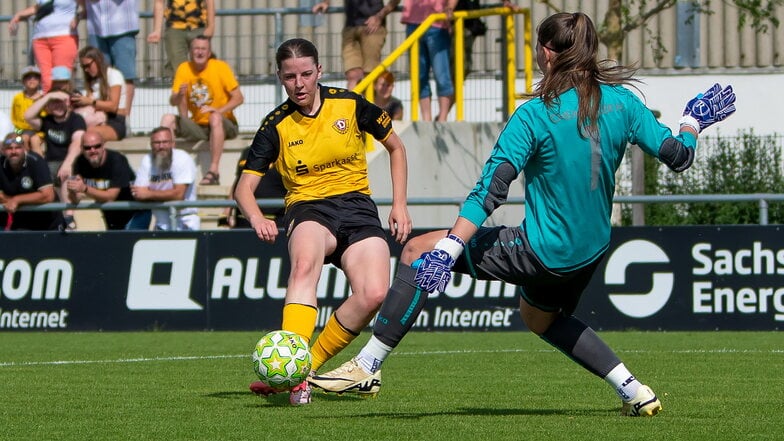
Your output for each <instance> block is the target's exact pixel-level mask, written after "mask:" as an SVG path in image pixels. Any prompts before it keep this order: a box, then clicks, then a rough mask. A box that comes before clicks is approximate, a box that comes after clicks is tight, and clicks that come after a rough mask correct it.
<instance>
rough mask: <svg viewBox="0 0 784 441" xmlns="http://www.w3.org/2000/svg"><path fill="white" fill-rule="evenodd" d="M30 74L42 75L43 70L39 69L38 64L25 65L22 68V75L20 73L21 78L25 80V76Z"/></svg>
mask: <svg viewBox="0 0 784 441" xmlns="http://www.w3.org/2000/svg"><path fill="white" fill-rule="evenodd" d="M30 74H36V75H38V76H39V77H40V76H41V70H40V69H38V67H37V66H25V67H24V68H22V73H21V75H19V78H21V79H23V80H24V78H25V77H26V76H28V75H30Z"/></svg>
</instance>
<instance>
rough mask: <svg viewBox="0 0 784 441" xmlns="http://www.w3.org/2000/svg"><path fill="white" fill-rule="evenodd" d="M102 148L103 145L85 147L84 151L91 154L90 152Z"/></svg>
mask: <svg viewBox="0 0 784 441" xmlns="http://www.w3.org/2000/svg"><path fill="white" fill-rule="evenodd" d="M101 147H103V144H93V145H83V146H82V150H84V151H85V152H89V151H90V150H98V149H99V148H101Z"/></svg>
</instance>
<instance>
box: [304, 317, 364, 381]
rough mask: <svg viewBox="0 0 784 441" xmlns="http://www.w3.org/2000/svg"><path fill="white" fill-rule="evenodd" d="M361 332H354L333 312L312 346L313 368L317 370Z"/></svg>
mask: <svg viewBox="0 0 784 441" xmlns="http://www.w3.org/2000/svg"><path fill="white" fill-rule="evenodd" d="M358 335H359V333H356V334H355V333H354V332H352V331H351V330H349V329H346V328H345V327H344V326H343V325H341V324H340V322H339V321H338V319H337V318H336V317H335V314H332V315H331V316H330V317H329V320H328V321H327V324H326V325H325V326H324V330H323V331H321V334H319V336H318V338H316V341H314V342H313V344H312V345H311V346H310V356H311V360H312V361H311V370H313V371H315V370H316V369H318V368H320V367H321V365H323V364H324V363H326V362H327V360H329V359H330V358H332V357H333V356H334V355H335V354H337V353H338V352H340V351H341V350H342V349H343V348H345V347H346V346H348V345H349V343H351V342H352V341H353V340H354V339H355V338H357V336H358Z"/></svg>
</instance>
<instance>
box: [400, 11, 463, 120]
mask: <svg viewBox="0 0 784 441" xmlns="http://www.w3.org/2000/svg"><path fill="white" fill-rule="evenodd" d="M456 4H457V0H433V1H426V2H425V1H421V0H405V2H404V3H403V16H402V17H401V19H400V22H401V23H403V24H404V25H406V35H411V34H412V33H413V32H414V31H415V30H416V28H417V27H419V25H420V24H422V22H424V21H425V19H426V18H427V17H428V16H429V15H430V14H438V13H442V12H443V13H446V15H447V17H448V20H441V21H437V22H435V23H433V25H432V26H430V29H428V30H427V32H425V34H424V35H423V36H422V38H421V39H420V40H419V87H420V89H419V107H420V108H421V110H422V117H421V120H422V121H432V120H433V111H432V109H431V99H430V97H431V95H432V92H431V91H430V71H431V69H432V71H433V76H434V77H435V80H436V94H437V95H438V116H437V117H436V121H446V119H447V116H448V115H449V110H450V109H451V108H452V104H454V102H455V86H454V84H453V83H452V62H451V60H450V56H449V53H450V49H449V47H450V46H451V44H452V36H451V24H450V21H449V20H451V18H452V14H453V13H454V10H455V5H456Z"/></svg>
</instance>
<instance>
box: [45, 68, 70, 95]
mask: <svg viewBox="0 0 784 441" xmlns="http://www.w3.org/2000/svg"><path fill="white" fill-rule="evenodd" d="M55 90H62V91H63V92H65V93H67V94H68V95H69V96H70V95H71V94H72V93H73V91H74V84H73V78H72V76H71V69H68V68H67V67H65V66H55V67H54V68H52V88H51V89H49V91H50V92H53V91H55Z"/></svg>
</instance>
